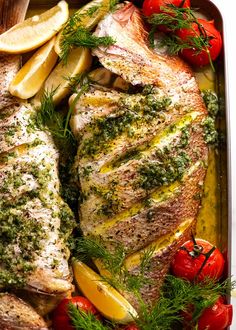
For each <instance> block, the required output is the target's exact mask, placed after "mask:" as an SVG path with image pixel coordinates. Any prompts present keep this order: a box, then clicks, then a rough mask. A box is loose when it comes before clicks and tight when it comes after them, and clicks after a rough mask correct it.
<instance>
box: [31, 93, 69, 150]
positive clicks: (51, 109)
mask: <svg viewBox="0 0 236 330" xmlns="http://www.w3.org/2000/svg"><path fill="white" fill-rule="evenodd" d="M55 92H56V89H55V90H53V91H47V90H45V91H44V93H43V95H42V98H41V102H40V107H37V108H36V114H35V117H34V124H35V126H36V127H37V128H38V129H40V130H48V131H49V132H50V133H51V134H52V136H53V137H54V138H56V139H58V140H60V142H63V141H62V140H64V143H68V144H74V143H75V140H74V136H73V134H72V132H71V130H70V129H69V128H68V127H67V128H66V130H65V118H64V116H63V115H62V113H60V112H58V111H56V110H55V105H54V102H53V96H54V94H55Z"/></svg>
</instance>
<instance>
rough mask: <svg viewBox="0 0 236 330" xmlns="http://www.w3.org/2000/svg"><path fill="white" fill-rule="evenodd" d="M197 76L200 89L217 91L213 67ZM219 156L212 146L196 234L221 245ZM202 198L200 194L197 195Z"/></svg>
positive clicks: (197, 73) (202, 70) (198, 73)
mask: <svg viewBox="0 0 236 330" xmlns="http://www.w3.org/2000/svg"><path fill="white" fill-rule="evenodd" d="M196 78H197V81H198V84H199V88H200V90H206V89H211V90H213V91H215V81H216V77H215V74H214V73H213V71H212V69H211V68H208V67H207V68H206V69H201V71H199V72H196ZM217 161H218V156H217V152H216V150H215V149H214V148H212V147H210V150H209V157H208V169H207V174H206V179H205V184H204V192H203V196H202V207H201V209H200V211H199V214H198V219H197V232H196V236H197V237H201V238H203V239H206V240H208V241H210V242H211V243H212V244H215V245H216V246H220V243H221V242H220V235H219V233H220V205H219V201H220V198H221V196H220V191H219V188H218V181H219V178H218V173H217ZM196 198H200V196H196Z"/></svg>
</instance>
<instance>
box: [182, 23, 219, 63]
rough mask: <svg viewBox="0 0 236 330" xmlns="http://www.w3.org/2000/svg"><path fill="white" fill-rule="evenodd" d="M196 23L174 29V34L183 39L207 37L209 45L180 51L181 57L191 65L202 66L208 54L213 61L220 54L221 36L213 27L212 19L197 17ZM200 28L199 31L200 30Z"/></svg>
mask: <svg viewBox="0 0 236 330" xmlns="http://www.w3.org/2000/svg"><path fill="white" fill-rule="evenodd" d="M198 23H199V24H200V28H199V25H198V24H197V23H193V24H192V26H191V28H189V29H180V30H178V31H176V34H177V35H178V37H180V39H182V40H183V41H187V40H188V39H190V38H194V37H196V36H200V35H202V37H203V38H205V39H206V38H207V39H208V42H209V46H208V47H207V49H206V48H203V49H202V50H200V51H199V50H198V49H196V48H194V47H190V48H186V49H183V50H182V52H181V55H182V57H183V58H184V59H185V60H186V61H188V62H189V63H190V64H192V65H196V66H199V67H201V66H204V65H207V64H209V62H210V59H209V55H210V57H211V59H212V61H214V60H215V59H216V58H217V57H218V55H219V54H220V51H221V48H222V38H221V35H220V32H219V31H218V30H217V29H216V28H215V26H214V21H206V20H205V19H200V18H199V19H198ZM200 30H201V31H200Z"/></svg>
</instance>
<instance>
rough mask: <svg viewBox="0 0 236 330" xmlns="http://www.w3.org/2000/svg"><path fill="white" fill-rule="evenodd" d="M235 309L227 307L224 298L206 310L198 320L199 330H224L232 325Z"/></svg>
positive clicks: (230, 306)
mask: <svg viewBox="0 0 236 330" xmlns="http://www.w3.org/2000/svg"><path fill="white" fill-rule="evenodd" d="M232 318H233V307H232V305H225V304H224V302H223V298H221V297H220V298H219V299H218V300H217V302H216V303H215V304H214V305H213V306H212V307H209V308H206V309H205V310H204V312H203V313H202V315H201V316H200V319H199V320H198V330H216V329H217V330H224V329H226V328H227V327H229V326H230V325H231V323H232Z"/></svg>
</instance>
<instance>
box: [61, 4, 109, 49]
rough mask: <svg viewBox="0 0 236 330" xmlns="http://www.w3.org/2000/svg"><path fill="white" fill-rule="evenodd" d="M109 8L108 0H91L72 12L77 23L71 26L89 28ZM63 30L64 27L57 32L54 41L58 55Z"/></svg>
mask: <svg viewBox="0 0 236 330" xmlns="http://www.w3.org/2000/svg"><path fill="white" fill-rule="evenodd" d="M109 8H110V0H93V1H91V2H89V3H87V4H86V5H85V6H83V7H82V8H80V9H79V10H78V11H76V12H75V13H74V15H73V17H76V21H77V22H78V23H77V24H75V25H73V28H74V29H76V27H77V26H79V25H82V26H83V27H85V28H87V29H89V30H91V29H92V28H93V27H94V26H95V25H97V23H98V22H99V21H100V20H101V19H102V18H103V16H104V15H105V14H106V13H107V12H108V11H109ZM68 24H69V23H68ZM68 24H66V25H65V28H67V27H68ZM63 31H64V29H62V30H61V31H60V32H59V33H58V35H57V39H56V42H55V51H56V53H57V54H58V55H60V53H61V47H60V45H61V41H62V38H63Z"/></svg>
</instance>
